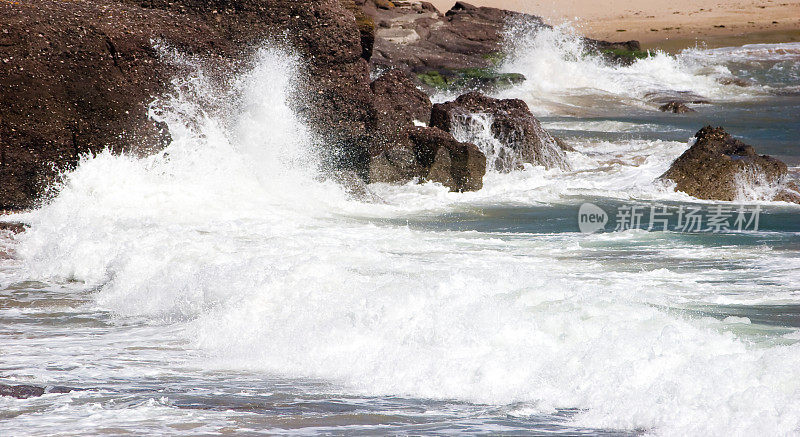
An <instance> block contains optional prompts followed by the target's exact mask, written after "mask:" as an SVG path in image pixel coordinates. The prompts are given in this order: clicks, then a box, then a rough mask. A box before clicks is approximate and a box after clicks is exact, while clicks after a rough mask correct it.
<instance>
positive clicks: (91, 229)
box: [16, 50, 800, 435]
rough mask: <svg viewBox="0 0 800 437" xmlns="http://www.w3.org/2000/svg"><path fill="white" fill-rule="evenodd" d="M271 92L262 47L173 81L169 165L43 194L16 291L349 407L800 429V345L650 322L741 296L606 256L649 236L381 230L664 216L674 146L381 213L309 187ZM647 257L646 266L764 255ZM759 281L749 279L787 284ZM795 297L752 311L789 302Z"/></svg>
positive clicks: (586, 149) (608, 146) (420, 188)
mask: <svg viewBox="0 0 800 437" xmlns="http://www.w3.org/2000/svg"><path fill="white" fill-rule="evenodd" d="M654 62H666V61H664V60H661V61H659V60H656V61H654ZM598 68H600V67H598ZM603 68H604V67H603ZM291 77H294V71H293V62H292V61H291V57H287V56H286V55H285V54H284V53H281V52H279V51H275V50H264V51H262V52H260V54H259V57H258V59H257V62H256V63H255V68H254V69H253V70H252V71H251V72H249V73H247V74H245V75H244V76H242V77H241V78H240V79H239V80H238V81H236V82H235V84H234V85H233V87H232V88H231V89H225V90H213V89H212V90H209V88H208V87H206V84H207V83H208V82H207V81H205V80H204V77H203V76H202V74H198V75H196V76H194V77H192V78H191V79H190V80H189V81H188V82H186V83H181V84H179V85H184V84H185V85H186V86H187V87H188V89H189V90H191V91H192V92H187V93H183V94H178V95H176V96H175V98H174V99H172V100H170V101H168V102H165V103H164V105H163V108H164V110H163V111H157V113H158V116H159V117H161V118H162V119H164V120H165V121H166V122H167V123H168V124H169V126H170V130H171V132H172V133H173V136H174V139H173V143H172V144H171V145H170V146H169V147H168V148H167V149H165V150H164V151H163V152H162V153H159V154H157V155H154V156H151V157H147V158H134V157H131V156H113V155H111V154H108V153H102V154H100V155H98V156H97V157H95V158H92V159H88V158H86V159H84V160H82V162H81V164H80V166H79V168H78V169H77V170H76V171H74V172H72V173H71V174H69V175H68V176H67V177H66V181H65V183H64V186H63V187H62V189H61V192H60V194H59V195H58V197H57V198H55V199H54V200H53V201H52V202H51V203H49V204H48V205H46V206H44V207H43V208H41V209H39V210H37V211H34V212H32V213H30V214H28V215H26V216H24V217H23V218H25V219H26V221H28V222H30V223H31V225H32V228H31V229H30V231H29V232H26V233H24V234H23V235H21V236H19V237H18V239H19V240H20V241H19V243H18V245H17V246H16V249H17V250H16V256H18V257H19V259H20V261H19V262H20V263H21V264H22V265H23V267H22V268H23V269H24V272H25V273H24V274H25V275H28V276H29V277H34V278H38V279H49V280H52V281H56V282H61V281H66V280H75V281H82V282H85V283H86V284H87V287H88V286H92V287H97V292H96V293H95V294H93V295H92V298H93V299H94V301H95V302H96V305H97V306H99V307H100V308H101V309H105V310H110V311H113V312H114V313H115V314H117V315H119V316H121V317H122V318H123V320H125V318H128V317H134V316H135V317H138V318H144V319H145V320H148V321H149V323H151V324H153V325H154V326H156V327H158V326H160V325H162V324H163V325H164V326H165V330H166V329H167V326H168V327H169V329H170V330H172V329H176V328H177V329H178V330H179V331H180V332H181V334H179V335H180V337H179V338H181V339H185V340H187V341H188V342H189V344H190V345H191V347H193V348H196V349H197V350H199V351H200V352H202V353H203V357H202V358H200V363H202V365H203V366H204V367H206V368H215V369H221V370H223V371H230V370H232V369H246V370H249V371H255V372H269V373H277V374H280V375H284V376H289V377H293V378H303V377H314V378H322V379H324V380H328V381H333V382H335V383H336V384H338V387H340V390H346V391H352V392H357V393H368V394H388V395H404V396H412V397H423V398H436V399H457V400H463V401H470V402H485V403H491V404H501V405H505V404H510V403H513V402H524V403H525V405H526V409H523V410H518V411H516V412H515V413H514V414H516V415H517V416H519V415H525V414H535V413H542V412H544V413H547V412H553V411H554V409H556V408H577V409H580V412H579V413H578V415H577V416H576V417H575V418H574V422H575V423H576V424H579V425H583V426H596V427H604V428H623V429H645V430H648V431H651V432H653V433H657V434H663V435H686V434H694V435H700V434H703V435H705V434H717V435H722V434H724V435H748V434H754V433H756V432H758V433H762V434H773V435H775V434H790V433H792V432H796V431H797V430H798V428H800V380H798V378H797V377H796V363H797V362H798V360H800V345H798V344H793V345H785V346H774V345H772V346H770V345H762V344H752V343H750V342H748V341H745V340H743V339H741V338H739V337H737V336H735V335H733V334H732V333H731V332H728V331H725V330H723V329H721V328H722V327H724V326H725V323H724V322H721V321H719V320H716V319H713V318H697V317H691V316H687V315H683V314H681V313H679V312H676V311H671V310H669V309H668V308H669V307H670V305H671V304H672V303H673V301H672V299H673V298H674V297H676V296H680V297H682V298H683V299H684V302H683V303H686V302H691V303H697V302H701V303H703V302H705V303H708V301H710V300H713V299H714V298H715V296H718V295H720V294H730V295H735V294H736V293H737V292H741V290H740V287H742V285H741V284H742V283H745V284H749V283H748V282H743V281H746V280H747V278H746V277H744V276H737V275H744V273H740V272H737V271H731V272H728V273H725V274H723V273H721V272H717V273H715V274H717V275H719V276H714V278H719V277H722V278H725V279H726V280H724V281H723V280H717V281H705V279H706V277H705V276H698V274H697V273H696V272H694V271H688V272H687V271H682V270H680V269H679V268H676V267H674V265H673V267H674V268H672V269H670V268H666V267H664V266H658V267H656V268H651V269H649V270H647V271H644V272H642V271H633V270H631V269H630V266H629V264H630V260H624V259H618V258H614V257H611V258H612V259H608V257H606V258H603V257H602V255H603V250H606V249H604V248H607V247H609V246H608V245H609V244H610V245H611V246H613V245H614V244H622V243H630V244H632V245H633V246H636V245H637V244H645V243H646V242H647V241H649V240H651V239H653V238H664V237H661V236H658V235H656V234H652V233H650V234H649V233H646V232H624V233H616V234H606V235H598V236H583V235H579V234H577V233H575V234H569V233H568V234H560V235H557V234H553V235H527V234H520V235H518V236H516V237H508V236H504V235H502V234H484V233H478V232H456V231H422V230H415V229H412V228H410V227H408V226H398V225H393V224H390V223H387V222H386V221H384V220H382V218H390V219H392V218H402V217H410V216H415V215H424V214H443V213H447V212H451V211H455V210H459V209H461V210H463V209H468V208H471V207H480V206H483V205H487V204H491V205H497V204H500V205H503V204H505V205H511V204H525V205H536V204H541V203H547V202H556V201H559V199H562V198H563V197H564V196H569V195H583V196H586V195H588V196H610V197H622V198H625V197H626V196H632V197H637V198H651V197H655V198H663V197H665V196H667V197H669V196H678V195H677V194H675V193H670V191H669V190H667V189H664V188H659V187H658V186H657V185H655V184H654V183H653V180H654V179H655V177H657V176H658V175H659V174H661V173H662V172H663V171H664V170H665V169H666V167H667V166H668V164H669V162H670V160H671V159H672V158H674V157H675V156H677V154H679V153H680V152H681V151H682V150H683V149H685V147H686V144H684V143H679V142H661V141H656V142H652V141H628V142H625V143H610V142H586V143H578V144H576V147H577V149H578V152H572V153H570V154H569V158H570V160H571V163H572V164H573V168H574V169H575V170H573V171H570V172H566V171H561V170H544V169H543V168H541V167H528V168H526V170H525V171H521V172H515V173H511V174H500V173H490V174H488V175H487V177H486V182H485V188H484V189H483V190H482V191H479V192H476V193H463V194H459V193H450V192H448V191H447V190H446V189H445V188H443V187H441V186H438V185H436V184H425V185H408V186H402V187H394V186H383V185H376V186H374V187H373V188H374V189H375V190H376V191H378V192H379V194H380V195H381V196H382V197H383V198H384V199H385V200H386V203H385V204H380V205H365V204H363V203H359V202H356V201H353V200H350V199H348V198H347V196H346V194H345V193H344V190H342V189H340V188H339V187H337V186H336V185H334V184H331V183H326V182H320V181H319V180H318V178H317V177H316V173H315V171H314V165H313V162H314V160H313V153H309V151H308V150H307V147H308V142H307V135H308V134H307V131H306V129H305V128H304V127H303V125H302V123H300V122H299V121H298V120H297V118H296V117H295V115H294V114H293V113H292V111H291V110H290V109H289V106H288V104H287V96H289V95H290V90H291V86H292V83H291V80H290V78H291ZM542 86H544V87H546V86H548V85H547V84H546V83H545V84H544V85H542ZM610 86H611V85H609V87H610ZM209 92H210V93H212V94H213V93H220V94H219V95H216V94H215V95H211V96H208V95H205V96H203V99H200V100H201V101H204V100H208V99H210V100H214V101H231V102H233V103H232V104H230V105H223V106H222V107H217V108H216V109H215V110H207V109H206V108H204V107H203V105H201V104H199V103H198V102H197V99H196V98H195V97H193V96H194V95H195V94H197V93H200V94H202V93H209ZM298 156H300V157H301V158H302V159H299V160H298V159H297V157H298ZM664 245H665V247H664V249H663V252H661V253H662V254H663V255H664V257H663V258H664V259H665V260H669V259H672V258H679V257H682V259H689V260H691V259H693V258H692V257H693V256H694V257H696V258H698V259H701V258H703V257H707V256H709V253H713V254H715V255H716V256H718V257H722V256H726V255H727V256H730V254H731V253H735V254H738V255H739V256H741V257H742V258H743V259H745V260H747V261H750V262H752V263H753V264H756V263H757V261H759V260H764V259H772V258H768V257H770V256H774V255H771V254H765V253H764V251H762V250H756V249H746V248H744V249H741V250H732V249H730V248H719V249H710V248H696V247H695V248H692V247H691V246H690V247H689V248H688V249H687V248H686V245H683V244H681V243H679V242H671V241H670V240H668V239H665V240H664ZM651 247H654V249H653V250H661V249H655V247H658V246H657V245H654V246H651ZM692 250H694V251H695V252H692ZM680 251H682V252H680ZM678 252H680V253H678ZM675 265H677V264H675ZM773 268H774V267H771V266H767V265H765V266H764V267H763V268H762V270H759V271H758V273H760V274H761V275H764V276H769V277H770V278H771V279H776V278H777V277H781V278H783V280H785V281H791V280H792V279H791V277H790V275H784V276H779V275H775V274H774V271H773V270H772V269H773ZM709 274H711V273H709ZM776 280H777V279H776ZM728 282H730V285H726V284H727V283H728ZM795 285H796V283H794V285H792V284H788V285H787V286H785V287H779V288H778V289H777V290H773V291H774V293H771V291H770V289H767V290H765V289H763V288H760V289H757V291H756V292H755V293H756V294H757V295H758V296H757V298H758V299H759V301H760V302H769V301H770V299H782V298H785V297H786V296H787V293H788V294H789V295H790V296H794V297H795V298H796V295H797V291H796V290H797V289H796V288H792V287H794V286H795ZM743 294H746V293H743ZM748 296H749V297H750V298H755V297H754V296H755V294H753V293H750V294H748ZM736 324H737V325H741V323H738V321H737V323H736ZM153 338H154V340H153V341H154V342H158V343H160V342H161V341H162V339H161V337H160V336H154V337H153ZM145 340H146V338H145ZM55 341H58V340H55ZM162 365H164V363H162ZM77 371H80V370H76V372H77ZM146 407H147V408H146ZM149 407H152V408H149ZM168 407H169V406H168V405H166V404H163V403H157V404H154V405H152V406H144V407H137V408H135V409H133V410H132V411H130V412H128V413H126V414H132V415H136V414H142V415H143V417H144V416H146V415H147V414H149V413H148V412H151V411H153V412H155V413H154V414H156V413H157V414H165V413H164V409H165V408H168ZM80 414H83V413H82V412H80ZM82 417H83V416H82ZM97 417H103V414H100V415H99V416H97ZM82 420H84V419H82ZM78 423H79V424H80V423H83V422H78ZM78 426H80V425H78Z"/></svg>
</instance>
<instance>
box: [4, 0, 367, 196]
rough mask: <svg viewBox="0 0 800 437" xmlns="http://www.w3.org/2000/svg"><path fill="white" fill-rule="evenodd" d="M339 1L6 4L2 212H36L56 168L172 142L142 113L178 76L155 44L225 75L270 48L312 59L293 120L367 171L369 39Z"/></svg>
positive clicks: (335, 154)
mask: <svg viewBox="0 0 800 437" xmlns="http://www.w3.org/2000/svg"><path fill="white" fill-rule="evenodd" d="M343 2H344V0H342V2H340V1H339V0H230V1H222V0H216V1H200V0H171V1H166V0H95V1H91V2H64V1H58V0H30V1H25V2H2V3H0V210H4V209H9V210H13V209H21V208H26V207H30V206H32V205H33V204H34V200H35V199H36V196H37V195H38V194H39V193H40V192H41V191H42V189H43V187H44V186H45V185H47V184H49V183H50V182H51V181H52V180H53V177H54V175H55V171H54V169H63V168H69V167H70V166H73V165H74V164H75V163H76V162H77V160H78V157H79V155H81V154H83V153H95V152H97V151H99V150H101V149H104V148H107V147H108V148H111V149H112V150H125V151H128V152H134V153H136V152H138V153H147V152H149V151H151V150H153V149H156V148H158V147H160V146H162V145H163V144H165V143H166V142H168V141H169V134H168V132H166V131H165V129H164V126H160V125H157V124H155V123H153V122H152V121H151V120H149V119H148V117H147V105H148V104H149V103H150V102H151V101H152V100H153V99H154V98H155V97H156V96H158V95H160V94H161V93H164V92H165V91H167V90H168V89H169V86H170V85H169V82H170V79H171V78H172V77H174V75H175V74H178V72H179V67H178V66H176V65H174V64H170V63H169V62H167V61H165V60H164V59H163V58H162V57H161V56H160V55H159V53H158V51H157V50H156V49H154V43H161V44H165V45H167V46H169V47H172V48H175V49H177V50H179V51H181V52H183V53H186V54H189V55H196V56H198V57H201V58H203V59H204V60H205V63H206V64H207V65H208V66H209V68H213V66H215V65H216V66H217V67H220V68H221V69H225V70H228V71H230V70H231V69H234V70H235V68H236V65H237V61H238V60H240V59H243V58H246V57H247V55H248V53H249V52H250V50H252V48H254V47H255V46H256V45H257V44H258V43H260V42H262V41H263V40H264V39H265V38H268V37H270V36H273V37H274V38H275V39H276V40H281V41H283V40H285V39H288V41H289V43H290V44H291V45H293V46H294V47H295V48H296V49H297V51H298V52H299V53H301V54H302V55H303V56H304V58H305V59H306V60H307V62H306V63H305V67H306V71H304V74H305V75H306V76H307V78H308V80H305V81H303V82H304V83H305V84H306V85H307V86H306V87H305V88H304V89H303V90H301V91H302V94H303V95H304V97H303V98H298V99H296V100H295V101H296V103H297V110H298V112H299V113H300V114H302V115H303V116H304V118H305V119H306V120H307V121H308V122H309V124H310V125H311V126H312V128H314V130H315V131H316V133H317V134H318V137H320V138H323V139H324V143H325V144H327V145H329V146H330V147H329V149H330V150H329V152H330V153H329V155H330V157H331V158H332V161H337V162H338V163H339V164H341V163H348V165H359V164H358V163H359V162H361V163H362V165H363V162H365V160H364V159H361V160H359V159H360V158H361V157H363V156H364V155H365V154H364V153H363V145H360V144H359V142H358V139H359V138H363V137H364V136H365V135H366V133H367V125H368V124H369V123H370V122H371V116H372V112H371V110H370V108H371V98H372V94H371V91H370V88H369V74H368V65H367V61H366V59H365V58H368V55H369V53H368V52H369V50H366V52H367V53H365V50H364V48H363V47H362V41H365V40H368V35H367V36H365V35H364V33H368V32H362V31H359V27H358V23H357V22H356V20H355V17H354V15H353V13H352V12H351V11H350V10H348V9H347V8H346V6H347V5H346V4H345V3H346V2H344V3H343ZM350 3H351V4H352V0H351V1H350ZM364 29H365V30H366V28H364Z"/></svg>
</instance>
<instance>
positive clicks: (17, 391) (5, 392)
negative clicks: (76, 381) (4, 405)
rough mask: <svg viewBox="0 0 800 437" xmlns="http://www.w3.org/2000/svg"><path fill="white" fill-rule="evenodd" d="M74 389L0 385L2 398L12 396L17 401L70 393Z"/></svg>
mask: <svg viewBox="0 0 800 437" xmlns="http://www.w3.org/2000/svg"><path fill="white" fill-rule="evenodd" d="M73 390H74V389H72V388H69V387H58V386H46V387H40V386H36V385H8V384H0V396H10V397H12V398H17V399H28V398H36V397H39V396H42V395H45V394H48V393H69V392H71V391H73Z"/></svg>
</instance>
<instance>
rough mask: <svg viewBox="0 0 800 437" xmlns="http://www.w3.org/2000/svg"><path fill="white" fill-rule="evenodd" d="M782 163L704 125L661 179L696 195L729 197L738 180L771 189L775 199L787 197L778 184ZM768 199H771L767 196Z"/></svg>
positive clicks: (781, 179) (738, 186) (732, 196)
mask: <svg viewBox="0 0 800 437" xmlns="http://www.w3.org/2000/svg"><path fill="white" fill-rule="evenodd" d="M786 174H787V167H786V164H784V163H783V162H781V161H779V160H777V159H775V158H772V157H770V156H767V155H758V154H757V153H756V152H755V149H753V147H752V146H749V145H747V144H745V143H743V142H742V141H740V140H737V139H736V138H733V137H732V136H731V135H730V134H729V133H728V132H726V131H725V129H723V128H721V127H717V128H714V127H711V126H706V127H704V128H703V129H701V130H700V131H699V132H697V134H696V135H695V143H694V144H693V145H692V146H691V147H690V148H689V149H688V150H687V151H686V152H684V153H683V154H682V155H681V156H680V157H678V159H676V160H675V162H673V163H672V165H671V166H670V168H669V170H667V172H666V173H664V174H663V175H662V176H661V179H664V180H669V181H673V182H675V184H676V190H677V191H682V192H684V193H686V194H688V195H690V196H693V197H697V198H699V199H713V200H726V201H732V200H735V199H736V198H737V195H738V194H739V192H740V189H741V188H742V187H741V184H742V183H747V184H749V185H750V186H751V187H753V186H761V188H764V189H763V190H762V191H763V192H775V198H776V199H778V200H790V199H791V198H792V196H791V193H790V192H783V190H782V189H781V187H782V186H783V183H784V182H785V178H786ZM769 200H771V199H769Z"/></svg>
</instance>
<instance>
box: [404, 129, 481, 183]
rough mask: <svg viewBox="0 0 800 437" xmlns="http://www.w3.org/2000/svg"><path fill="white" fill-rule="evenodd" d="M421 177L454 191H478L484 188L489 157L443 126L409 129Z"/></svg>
mask: <svg viewBox="0 0 800 437" xmlns="http://www.w3.org/2000/svg"><path fill="white" fill-rule="evenodd" d="M409 138H410V139H411V143H412V144H413V148H414V155H415V157H416V159H417V162H419V164H420V168H421V169H422V173H421V174H420V176H421V177H422V178H423V179H425V180H429V181H433V182H439V183H441V184H442V185H444V186H446V187H449V188H450V190H451V191H477V190H480V189H481V188H482V187H483V176H484V174H486V156H485V155H484V154H483V152H481V150H480V149H479V148H478V146H476V145H474V144H470V143H462V142H460V141H457V140H456V139H454V138H453V136H452V135H450V134H448V133H447V132H444V131H443V130H441V129H437V128H431V127H417V128H414V129H412V130H411V131H410V132H409Z"/></svg>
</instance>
